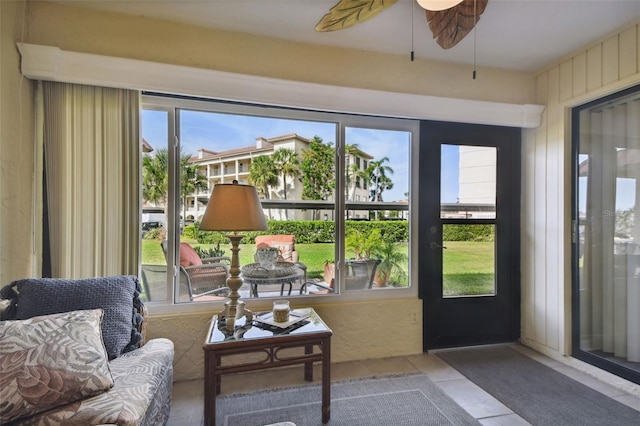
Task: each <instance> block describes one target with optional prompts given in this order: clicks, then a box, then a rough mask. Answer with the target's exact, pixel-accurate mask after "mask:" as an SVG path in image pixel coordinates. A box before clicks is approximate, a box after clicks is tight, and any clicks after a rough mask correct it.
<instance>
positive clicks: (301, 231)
mask: <svg viewBox="0 0 640 426" xmlns="http://www.w3.org/2000/svg"><path fill="white" fill-rule="evenodd" d="M267 224H268V225H269V230H268V231H251V232H243V234H244V235H245V238H244V240H243V242H244V243H245V244H253V243H254V242H255V237H256V236H257V235H277V234H293V235H295V236H296V242H297V243H300V244H314V243H333V242H334V233H335V222H332V221H329V220H268V221H267ZM198 226H199V224H198V223H195V224H193V225H189V226H186V227H185V228H184V235H185V236H188V237H189V238H193V239H195V240H197V241H198V242H199V243H200V244H217V243H221V244H226V243H227V242H228V239H227V238H226V237H225V233H224V232H209V231H199V230H198ZM373 229H380V232H381V233H382V237H383V239H384V240H391V241H393V242H395V243H397V242H406V241H408V240H409V227H408V222H407V221H404V220H371V221H362V220H347V221H345V230H346V233H347V235H349V233H351V232H353V231H355V230H358V231H361V232H364V233H370V232H371V231H372V230H373ZM493 229H494V227H493V225H448V226H445V227H444V235H443V240H444V241H493V240H494V232H493Z"/></svg>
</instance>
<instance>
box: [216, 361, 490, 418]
mask: <svg viewBox="0 0 640 426" xmlns="http://www.w3.org/2000/svg"><path fill="white" fill-rule="evenodd" d="M320 401H321V388H320V385H308V386H302V387H295V388H287V389H278V390H273V391H259V392H253V393H249V394H242V395H229V396H223V397H219V398H218V399H217V400H216V402H217V403H216V424H217V425H219V426H220V425H223V426H252V425H255V426H259V425H265V424H269V423H276V422H282V421H291V422H294V423H295V424H296V426H312V425H313V426H319V425H322V421H321V409H320V405H321V404H320ZM327 424H328V425H345V426H371V425H381V426H382V425H384V426H386V425H394V426H418V425H427V426H430V425H433V426H451V425H479V423H478V422H477V421H476V420H475V419H474V418H473V417H471V416H470V415H469V414H468V413H467V412H466V411H464V410H463V409H462V408H460V407H459V406H458V405H457V404H456V403H455V402H453V400H451V399H450V398H449V397H448V396H447V395H445V394H444V393H443V392H442V391H441V390H440V389H439V388H438V387H437V386H436V385H435V384H434V383H433V382H431V381H430V380H429V379H428V378H427V376H426V375H424V374H412V375H403V376H389V377H379V378H370V379H359V380H351V381H345V382H333V383H332V384H331V420H330V421H329V423H327Z"/></svg>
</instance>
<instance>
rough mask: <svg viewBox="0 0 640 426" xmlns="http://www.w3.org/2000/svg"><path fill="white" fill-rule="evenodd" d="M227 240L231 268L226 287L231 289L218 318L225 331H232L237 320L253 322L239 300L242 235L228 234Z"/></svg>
mask: <svg viewBox="0 0 640 426" xmlns="http://www.w3.org/2000/svg"><path fill="white" fill-rule="evenodd" d="M227 238H229V240H230V241H231V267H230V268H229V277H228V278H227V287H229V288H230V289H231V293H230V294H229V301H227V302H226V303H225V308H224V311H222V312H221V313H220V315H219V316H220V317H222V318H224V319H225V324H226V328H227V330H229V331H230V330H233V329H234V328H235V325H236V322H237V320H238V319H239V318H242V317H247V322H249V323H251V321H253V312H251V311H250V310H249V309H246V308H245V307H244V302H243V301H241V300H240V293H239V292H238V291H239V290H240V287H242V278H241V277H240V260H239V259H240V257H239V256H238V252H240V248H239V247H238V246H239V245H240V240H242V238H244V235H238V234H237V233H235V234H229V235H227Z"/></svg>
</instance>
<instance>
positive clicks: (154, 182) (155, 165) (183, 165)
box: [142, 148, 207, 219]
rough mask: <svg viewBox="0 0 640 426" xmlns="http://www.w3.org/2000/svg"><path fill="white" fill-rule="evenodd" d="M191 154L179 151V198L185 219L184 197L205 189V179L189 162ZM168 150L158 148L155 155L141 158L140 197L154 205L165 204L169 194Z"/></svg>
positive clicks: (164, 205) (185, 204)
mask: <svg viewBox="0 0 640 426" xmlns="http://www.w3.org/2000/svg"><path fill="white" fill-rule="evenodd" d="M190 159H191V156H190V155H188V154H183V153H180V198H181V199H182V204H183V208H184V210H183V218H184V219H186V208H187V200H186V197H187V195H189V194H192V193H194V192H196V191H198V190H206V189H207V179H206V177H205V176H203V175H201V174H200V173H198V168H197V166H196V165H194V164H189V160H190ZM168 182H169V152H168V151H167V149H166V148H165V149H159V150H157V151H156V152H155V155H151V154H145V156H144V157H143V158H142V197H143V199H144V200H145V201H148V202H150V203H152V204H154V205H156V206H158V205H161V206H163V207H166V206H167V200H168V196H169V183H168Z"/></svg>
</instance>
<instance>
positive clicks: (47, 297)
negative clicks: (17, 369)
mask: <svg viewBox="0 0 640 426" xmlns="http://www.w3.org/2000/svg"><path fill="white" fill-rule="evenodd" d="M8 287H9V288H12V289H15V290H17V293H18V294H17V297H15V298H14V308H13V309H15V314H14V315H11V317H10V318H9V317H6V318H3V319H16V320H24V319H28V318H31V317H34V316H38V315H49V314H56V313H61V312H69V311H76V310H83V309H98V308H102V309H103V310H104V318H103V321H102V338H103V340H104V345H105V347H106V349H107V355H108V356H109V359H110V360H111V359H113V358H117V357H119V356H120V355H122V354H123V353H124V352H128V351H131V350H133V349H136V348H137V347H139V346H140V343H141V340H142V337H141V336H140V334H139V333H138V332H137V330H136V325H137V324H139V322H140V321H141V320H142V318H141V317H140V315H139V314H138V313H137V308H139V307H140V306H141V304H142V302H141V301H140V299H139V295H140V290H141V288H140V282H139V281H138V278H137V277H135V276H133V275H118V276H112V277H98V278H85V279H75V280H74V279H64V278H27V279H22V280H17V281H14V282H13V283H11V284H10V285H9V286H8ZM7 290H9V289H7V288H4V289H3V290H2V295H3V296H4V297H7V294H8V293H10V291H7Z"/></svg>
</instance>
